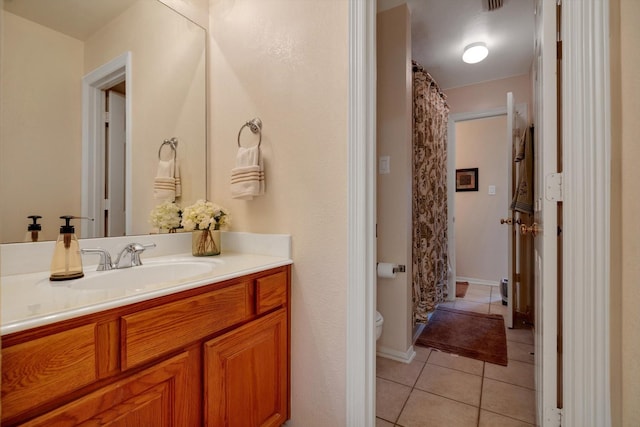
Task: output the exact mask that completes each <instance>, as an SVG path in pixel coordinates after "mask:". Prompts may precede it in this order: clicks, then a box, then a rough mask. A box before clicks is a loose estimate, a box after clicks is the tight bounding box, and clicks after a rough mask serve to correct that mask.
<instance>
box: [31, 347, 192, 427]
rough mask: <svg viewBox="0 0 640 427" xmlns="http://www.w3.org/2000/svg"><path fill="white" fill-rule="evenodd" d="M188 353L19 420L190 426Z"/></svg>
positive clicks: (44, 426)
mask: <svg viewBox="0 0 640 427" xmlns="http://www.w3.org/2000/svg"><path fill="white" fill-rule="evenodd" d="M188 372H189V355H188V353H182V354H179V355H177V356H175V357H173V358H171V359H169V360H167V361H165V362H162V363H159V364H157V365H154V366H152V367H151V368H149V369H146V370H144V371H142V372H140V373H138V374H136V375H133V376H131V377H129V378H125V379H123V380H121V381H118V382H116V383H114V384H111V385H108V386H105V387H103V388H101V389H99V390H97V391H95V392H93V393H90V394H88V395H86V396H83V397H81V398H79V399H78V400H75V401H73V402H71V403H69V404H67V405H64V406H62V407H60V408H58V409H55V410H53V411H51V412H48V413H46V414H44V415H42V416H40V417H38V418H35V419H33V420H31V421H29V422H28V423H26V424H22V426H23V427H26V426H29V427H36V426H37V427H48V426H60V427H63V426H69V427H71V426H79V425H82V426H98V425H100V426H114V427H115V426H150V427H151V426H153V427H163V426H192V425H197V423H198V418H199V417H194V415H193V414H189V413H187V411H188V407H187V405H183V404H181V403H180V399H182V398H184V397H185V396H186V397H188V395H187V390H188V380H189V378H188Z"/></svg>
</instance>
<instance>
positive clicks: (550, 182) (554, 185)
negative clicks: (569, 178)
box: [544, 173, 563, 202]
mask: <svg viewBox="0 0 640 427" xmlns="http://www.w3.org/2000/svg"><path fill="white" fill-rule="evenodd" d="M562 185H563V184H562V173H550V174H549V175H547V176H546V177H545V191H544V197H545V198H546V199H547V200H548V201H550V202H562V197H563V191H562V190H563V188H562Z"/></svg>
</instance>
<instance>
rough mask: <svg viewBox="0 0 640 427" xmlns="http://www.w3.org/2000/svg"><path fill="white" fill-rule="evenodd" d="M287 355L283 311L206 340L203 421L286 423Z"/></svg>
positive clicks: (233, 425)
mask: <svg viewBox="0 0 640 427" xmlns="http://www.w3.org/2000/svg"><path fill="white" fill-rule="evenodd" d="M288 357H289V355H288V349H287V316H286V311H285V310H283V309H282V310H279V311H276V312H274V313H272V314H269V315H267V316H265V317H263V318H260V319H258V320H255V321H253V322H251V323H248V324H246V325H244V326H242V327H240V328H238V329H236V330H234V331H231V332H229V333H228V334H225V335H222V336H220V337H218V338H214V339H213V340H211V341H208V342H207V343H205V345H204V378H205V379H204V386H205V387H204V405H205V411H204V417H205V425H207V426H211V427H271V426H280V425H282V424H283V423H284V422H285V421H286V419H287V412H288V401H287V384H288V373H287V366H288Z"/></svg>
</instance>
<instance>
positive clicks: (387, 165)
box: [378, 156, 391, 174]
mask: <svg viewBox="0 0 640 427" xmlns="http://www.w3.org/2000/svg"><path fill="white" fill-rule="evenodd" d="M378 173H379V174H388V173H391V157H389V156H380V160H379V161H378Z"/></svg>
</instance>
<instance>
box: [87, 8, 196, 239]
mask: <svg viewBox="0 0 640 427" xmlns="http://www.w3.org/2000/svg"><path fill="white" fill-rule="evenodd" d="M149 34H153V37H149V36H148V35H149ZM205 42H206V40H205V35H204V31H203V30H202V28H200V27H198V26H197V25H195V24H193V23H192V22H189V21H187V20H185V19H182V18H179V17H178V16H177V14H176V13H175V12H174V11H172V10H171V9H169V8H167V7H164V6H162V5H160V4H159V3H157V2H155V1H151V0H140V1H138V2H137V3H135V4H134V5H133V6H131V7H130V8H129V9H127V10H126V11H125V12H124V13H122V14H121V15H120V16H118V17H117V18H116V19H114V20H113V21H111V22H110V23H109V24H107V25H106V26H105V27H103V28H102V29H100V30H99V31H97V32H96V33H95V34H94V35H92V36H91V37H90V38H89V39H88V40H87V41H86V43H85V62H84V69H85V73H89V72H90V71H92V70H94V69H96V68H98V67H100V66H101V65H103V64H105V63H107V62H109V61H110V60H112V59H114V58H116V57H118V56H119V55H121V54H123V53H124V52H126V51H130V52H131V56H132V59H131V61H132V66H131V68H132V70H133V76H132V80H133V81H132V82H128V86H127V93H128V95H129V96H132V113H131V114H132V117H133V118H134V119H133V120H132V122H133V123H132V128H131V132H132V134H131V143H132V164H133V167H132V176H133V179H132V180H133V183H134V186H133V198H132V206H131V210H132V219H133V220H132V222H133V223H132V231H133V233H134V234H145V233H148V232H149V231H150V230H151V226H150V225H149V222H148V220H149V212H150V211H151V209H153V207H154V206H155V205H156V204H157V203H158V201H157V200H154V199H153V179H154V177H155V176H156V169H157V165H158V147H159V146H160V144H161V143H162V141H164V140H165V139H168V138H171V137H173V136H176V137H178V140H179V145H178V156H179V160H180V172H181V178H182V191H183V194H182V197H181V199H179V200H178V203H179V204H181V205H182V206H185V205H189V204H191V203H193V202H194V201H195V200H197V199H198V198H203V197H205V192H206V191H205V168H206V161H205V160H206V159H205V157H204V156H203V147H204V145H205V144H206V115H205V112H204V106H205V104H206V90H205V63H206V62H205V61H206V56H205V51H206V49H205ZM185 46H187V47H188V48H187V49H185Z"/></svg>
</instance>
